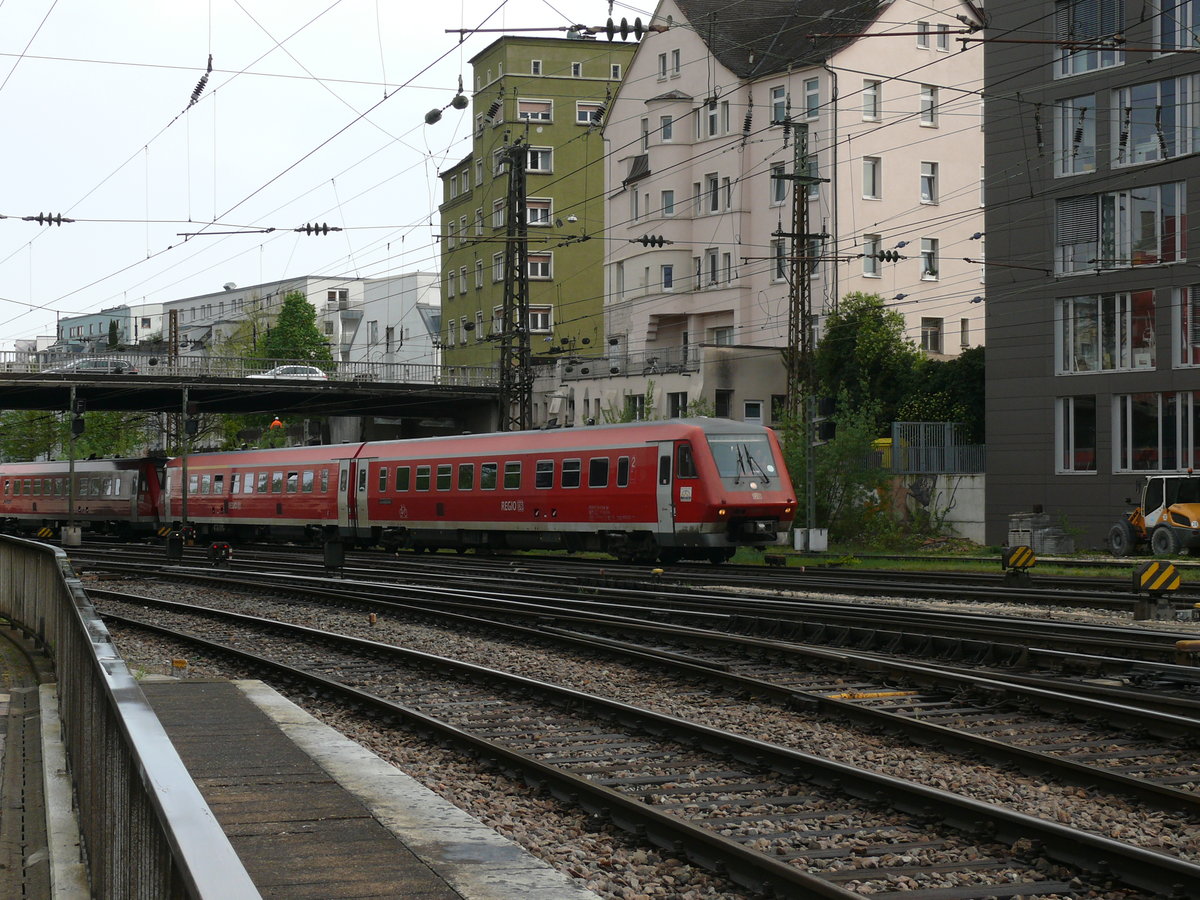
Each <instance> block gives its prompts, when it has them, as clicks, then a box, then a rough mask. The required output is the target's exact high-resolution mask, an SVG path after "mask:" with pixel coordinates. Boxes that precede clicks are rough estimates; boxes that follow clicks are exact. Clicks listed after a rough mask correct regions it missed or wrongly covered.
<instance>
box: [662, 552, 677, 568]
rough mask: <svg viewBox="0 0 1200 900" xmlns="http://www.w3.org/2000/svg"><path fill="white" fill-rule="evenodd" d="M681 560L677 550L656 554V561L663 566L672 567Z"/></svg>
mask: <svg viewBox="0 0 1200 900" xmlns="http://www.w3.org/2000/svg"><path fill="white" fill-rule="evenodd" d="M680 559H682V556H681V555H680V553H679V551H678V550H664V551H663V552H662V553H660V554H658V561H659V562H661V563H663V564H664V565H668V566H673V565H675V563H677V562H679V560H680Z"/></svg>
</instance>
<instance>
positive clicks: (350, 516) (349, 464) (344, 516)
mask: <svg viewBox="0 0 1200 900" xmlns="http://www.w3.org/2000/svg"><path fill="white" fill-rule="evenodd" d="M353 476H354V460H352V459H339V460H338V480H337V497H338V500H337V507H338V530H339V531H343V532H344V531H346V530H347V529H348V528H352V527H354V525H355V524H356V523H357V518H358V508H357V507H356V506H355V505H354V479H353ZM352 520H353V521H352Z"/></svg>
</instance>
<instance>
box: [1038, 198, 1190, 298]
mask: <svg viewBox="0 0 1200 900" xmlns="http://www.w3.org/2000/svg"><path fill="white" fill-rule="evenodd" d="M1186 215H1187V210H1186V194H1185V189H1184V183H1183V182H1175V183H1172V184H1159V185H1143V186H1142V187H1139V188H1136V189H1134V190H1128V191H1114V192H1112V193H1108V194H1100V195H1091V196H1086V197H1069V198H1067V199H1065V200H1059V201H1058V203H1057V205H1056V207H1055V236H1054V242H1055V259H1054V262H1055V272H1056V273H1057V274H1060V275H1061V274H1070V273H1072V272H1091V271H1095V270H1096V269H1098V268H1099V269H1113V268H1116V269H1119V268H1128V267H1131V266H1152V265H1161V264H1164V263H1173V262H1180V261H1182V260H1184V259H1186V257H1187V229H1186V227H1185V223H1186Z"/></svg>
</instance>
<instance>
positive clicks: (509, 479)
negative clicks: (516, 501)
mask: <svg viewBox="0 0 1200 900" xmlns="http://www.w3.org/2000/svg"><path fill="white" fill-rule="evenodd" d="M520 487H521V463H520V462H506V463H505V464H504V489H505V490H506V491H515V490H517V489H518V488H520Z"/></svg>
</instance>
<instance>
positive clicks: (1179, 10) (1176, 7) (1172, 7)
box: [1154, 0, 1200, 53]
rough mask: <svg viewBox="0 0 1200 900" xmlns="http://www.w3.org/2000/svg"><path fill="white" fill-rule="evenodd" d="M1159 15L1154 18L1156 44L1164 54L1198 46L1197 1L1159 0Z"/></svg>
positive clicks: (1198, 5) (1199, 25) (1199, 23)
mask: <svg viewBox="0 0 1200 900" xmlns="http://www.w3.org/2000/svg"><path fill="white" fill-rule="evenodd" d="M1158 7H1159V9H1158V15H1157V16H1155V17H1154V19H1155V26H1154V42H1155V45H1156V46H1157V47H1158V48H1159V50H1160V51H1161V52H1163V53H1171V52H1172V51H1174V50H1189V49H1192V48H1194V47H1195V46H1196V34H1197V29H1200V21H1197V7H1200V3H1197V0H1159V3H1158Z"/></svg>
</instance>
